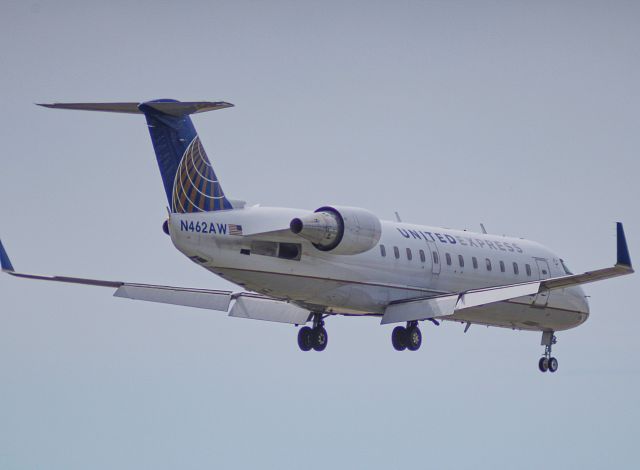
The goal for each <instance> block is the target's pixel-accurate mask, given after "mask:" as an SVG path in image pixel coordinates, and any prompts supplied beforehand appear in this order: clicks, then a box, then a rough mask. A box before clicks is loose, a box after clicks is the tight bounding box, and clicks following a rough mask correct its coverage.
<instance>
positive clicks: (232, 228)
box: [229, 224, 242, 235]
mask: <svg viewBox="0 0 640 470" xmlns="http://www.w3.org/2000/svg"><path fill="white" fill-rule="evenodd" d="M229 235H242V225H236V224H229Z"/></svg>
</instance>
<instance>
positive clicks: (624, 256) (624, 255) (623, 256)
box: [616, 222, 631, 268]
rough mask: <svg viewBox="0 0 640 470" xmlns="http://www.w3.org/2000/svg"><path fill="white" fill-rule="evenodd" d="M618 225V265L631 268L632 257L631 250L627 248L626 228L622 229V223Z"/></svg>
mask: <svg viewBox="0 0 640 470" xmlns="http://www.w3.org/2000/svg"><path fill="white" fill-rule="evenodd" d="M616 225H617V240H618V261H617V262H616V264H617V265H620V266H627V267H629V268H631V256H630V255H629V248H628V247H627V239H626V237H625V236H624V228H623V227H622V222H618V223H617V224H616Z"/></svg>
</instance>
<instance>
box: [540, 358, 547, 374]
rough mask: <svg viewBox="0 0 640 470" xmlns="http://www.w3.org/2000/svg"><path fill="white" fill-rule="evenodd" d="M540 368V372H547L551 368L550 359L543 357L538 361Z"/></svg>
mask: <svg viewBox="0 0 640 470" xmlns="http://www.w3.org/2000/svg"><path fill="white" fill-rule="evenodd" d="M538 369H540V372H546V371H547V370H549V359H547V358H546V357H541V358H540V360H539V361H538Z"/></svg>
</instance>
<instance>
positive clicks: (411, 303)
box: [381, 222, 634, 325]
mask: <svg viewBox="0 0 640 470" xmlns="http://www.w3.org/2000/svg"><path fill="white" fill-rule="evenodd" d="M616 230H617V234H616V235H617V260H616V264H615V265H614V266H612V267H610V268H603V269H596V270H594V271H587V272H585V273H582V274H571V275H568V276H560V277H555V278H551V279H542V280H537V281H532V282H524V283H520V284H510V285H504V286H494V287H485V288H481V289H471V290H468V291H464V292H452V293H449V294H443V295H438V296H435V297H433V296H432V297H420V298H415V299H408V300H401V301H397V302H392V303H390V304H389V305H388V306H387V308H386V309H385V312H384V315H383V316H382V322H381V323H382V324H383V325H384V324H387V323H398V322H405V321H418V320H426V319H430V318H438V317H446V316H449V315H453V314H454V313H455V312H457V311H459V310H463V309H466V308H472V307H478V306H480V305H489V304H492V303H495V302H503V301H505V300H510V299H516V298H518V297H524V296H527V295H536V294H539V293H540V292H544V291H550V290H556V289H565V288H567V287H571V286H578V285H581V284H587V283H589V282H595V281H602V280H604V279H610V278H613V277H618V276H624V275H626V274H632V273H633V272H634V271H633V267H632V265H631V257H630V255H629V248H628V247H627V240H626V237H625V235H624V228H623V227H622V224H621V223H620V222H618V223H617V225H616Z"/></svg>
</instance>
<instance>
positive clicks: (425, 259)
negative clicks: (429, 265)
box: [420, 250, 427, 263]
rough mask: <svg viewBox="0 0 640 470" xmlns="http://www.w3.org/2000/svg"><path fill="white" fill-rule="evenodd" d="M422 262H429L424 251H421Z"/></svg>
mask: <svg viewBox="0 0 640 470" xmlns="http://www.w3.org/2000/svg"><path fill="white" fill-rule="evenodd" d="M420 261H422V262H423V263H424V262H425V261H427V258H425V256H424V250H420Z"/></svg>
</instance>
